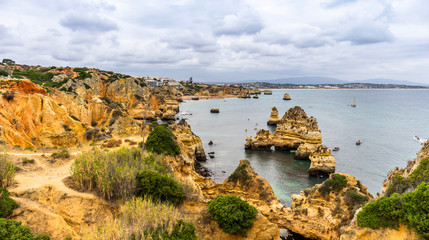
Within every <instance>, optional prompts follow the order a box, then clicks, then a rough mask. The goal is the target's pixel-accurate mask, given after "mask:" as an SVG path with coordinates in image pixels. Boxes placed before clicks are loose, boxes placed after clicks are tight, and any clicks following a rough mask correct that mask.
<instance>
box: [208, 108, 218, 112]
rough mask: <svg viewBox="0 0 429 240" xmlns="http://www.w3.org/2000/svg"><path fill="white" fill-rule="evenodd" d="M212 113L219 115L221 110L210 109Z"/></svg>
mask: <svg viewBox="0 0 429 240" xmlns="http://www.w3.org/2000/svg"><path fill="white" fill-rule="evenodd" d="M210 112H211V113H219V108H212V109H210Z"/></svg>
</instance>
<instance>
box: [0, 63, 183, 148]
mask: <svg viewBox="0 0 429 240" xmlns="http://www.w3.org/2000/svg"><path fill="white" fill-rule="evenodd" d="M52 71H53V72H55V74H58V75H56V76H55V77H53V79H52V81H51V82H49V83H52V84H54V85H53V86H59V87H46V86H44V87H41V86H40V85H38V84H35V83H33V82H31V81H29V80H25V79H0V81H1V84H0V93H1V94H2V97H0V106H2V107H1V109H0V140H4V141H6V142H7V143H9V144H10V145H19V146H21V147H23V148H25V147H38V146H64V145H76V144H80V143H86V142H91V141H93V140H102V139H106V138H112V137H114V138H121V137H127V136H131V135H141V132H142V126H141V119H148V120H156V119H164V120H174V117H175V114H176V113H177V112H178V111H179V105H178V101H177V99H178V98H181V95H182V94H181V93H180V92H179V91H178V90H177V89H175V88H173V87H168V86H164V87H160V88H155V89H149V88H148V87H146V86H145V82H144V81H143V80H141V79H138V78H133V77H130V76H125V75H121V74H114V73H112V72H106V71H100V70H96V69H89V70H87V71H88V73H90V74H91V77H87V78H85V79H79V78H78V77H77V73H76V72H74V71H73V69H71V68H69V69H63V70H61V71H60V70H56V69H54V70H52ZM52 84H51V85H52ZM55 84H56V85H55ZM45 85H46V83H45ZM59 88H61V90H59ZM48 90H49V91H48ZM7 96H10V97H7Z"/></svg>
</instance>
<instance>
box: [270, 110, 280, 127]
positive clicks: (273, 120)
mask: <svg viewBox="0 0 429 240" xmlns="http://www.w3.org/2000/svg"><path fill="white" fill-rule="evenodd" d="M280 120H281V118H280V117H279V110H277V108H276V107H273V108H272V109H271V115H270V119H268V122H267V124H268V125H273V126H277V124H278V123H279V122H280Z"/></svg>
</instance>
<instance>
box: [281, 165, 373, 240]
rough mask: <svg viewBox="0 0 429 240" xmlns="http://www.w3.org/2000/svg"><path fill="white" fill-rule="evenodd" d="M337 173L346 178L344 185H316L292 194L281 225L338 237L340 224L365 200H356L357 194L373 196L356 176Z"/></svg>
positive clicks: (313, 234)
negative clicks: (333, 186) (331, 186)
mask: <svg viewBox="0 0 429 240" xmlns="http://www.w3.org/2000/svg"><path fill="white" fill-rule="evenodd" d="M337 175H341V176H344V177H345V179H346V184H345V185H344V186H342V187H338V188H337V187H336V188H333V189H332V188H331V189H324V190H323V191H322V189H323V188H324V186H323V185H324V184H325V183H323V184H317V185H316V186H314V187H312V188H311V189H306V190H304V191H301V193H300V194H299V195H297V194H294V195H292V201H293V202H292V206H291V208H290V212H289V214H287V215H286V216H285V218H284V220H283V221H284V223H283V224H284V225H285V226H286V227H287V228H288V229H290V230H291V231H293V232H296V233H299V234H301V235H303V236H305V237H307V238H311V239H339V237H340V235H341V231H340V229H341V227H342V226H346V225H348V224H349V223H350V222H351V221H352V219H353V216H354V214H355V211H356V210H357V209H358V208H359V207H361V206H362V205H363V204H365V203H366V201H361V202H358V201H357V200H356V199H357V198H356V196H358V197H360V198H364V199H365V198H366V200H368V199H370V198H372V196H371V194H370V193H368V192H367V188H366V186H364V185H362V183H361V182H360V181H359V180H357V179H356V178H355V177H353V176H350V175H347V174H342V173H341V174H337ZM331 178H332V175H331ZM321 188H322V189H321ZM351 191H353V193H351ZM356 194H358V195H356ZM355 198H356V199H355Z"/></svg>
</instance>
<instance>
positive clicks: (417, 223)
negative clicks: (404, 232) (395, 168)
mask: <svg viewBox="0 0 429 240" xmlns="http://www.w3.org/2000/svg"><path fill="white" fill-rule="evenodd" d="M428 216H429V183H428V182H423V183H421V184H420V185H419V186H418V187H417V189H416V190H415V191H413V192H407V193H405V194H403V195H399V194H398V193H394V194H392V195H391V196H390V197H382V198H380V199H378V200H377V201H375V202H373V203H370V204H368V205H366V206H365V207H363V210H362V211H361V212H359V214H358V215H357V220H358V223H359V226H361V227H369V228H372V229H378V228H395V229H397V228H398V226H399V223H402V224H405V225H406V226H408V227H409V228H413V229H414V230H415V231H416V232H417V233H418V234H420V236H422V237H424V238H429V218H428Z"/></svg>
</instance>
